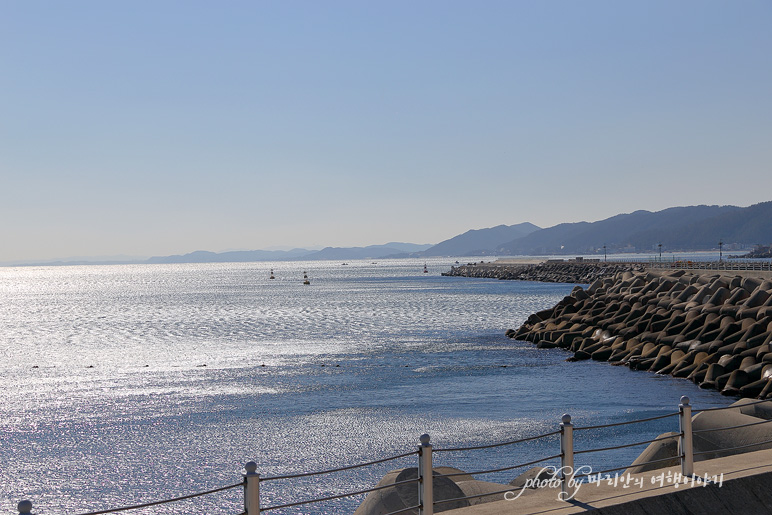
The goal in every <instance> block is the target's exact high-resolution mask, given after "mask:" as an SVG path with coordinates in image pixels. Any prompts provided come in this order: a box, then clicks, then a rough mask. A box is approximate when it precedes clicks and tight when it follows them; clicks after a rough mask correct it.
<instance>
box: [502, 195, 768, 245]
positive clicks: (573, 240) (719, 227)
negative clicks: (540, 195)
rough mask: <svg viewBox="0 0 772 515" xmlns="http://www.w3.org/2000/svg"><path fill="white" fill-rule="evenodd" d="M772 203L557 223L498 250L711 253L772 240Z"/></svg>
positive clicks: (684, 208) (694, 207)
mask: <svg viewBox="0 0 772 515" xmlns="http://www.w3.org/2000/svg"><path fill="white" fill-rule="evenodd" d="M770 216H772V202H764V203H762V204H756V205H753V206H750V207H745V208H741V207H737V206H690V207H674V208H669V209H664V210H662V211H656V212H651V211H635V212H633V213H628V214H621V215H616V216H613V217H611V218H607V219H605V220H600V221H597V222H593V223H589V222H578V223H566V224H559V225H556V226H554V227H549V228H547V229H542V230H540V231H536V232H533V233H531V234H528V235H526V236H523V237H521V238H516V239H514V240H512V241H510V242H507V243H505V244H502V245H501V246H499V247H498V249H497V250H498V252H499V253H500V254H510V255H529V254H531V255H533V254H588V253H593V252H597V251H598V250H599V249H600V248H602V247H603V246H604V245H606V247H607V250H608V251H609V252H615V251H617V252H618V251H625V250H628V251H639V252H640V251H650V250H653V249H656V248H657V245H658V244H659V243H662V246H663V247H664V248H666V249H667V250H669V251H683V250H708V249H715V248H718V242H719V240H723V242H724V243H726V244H730V243H741V244H754V243H767V242H770V241H772V227H771V226H770V225H769V223H768V221H769V220H770Z"/></svg>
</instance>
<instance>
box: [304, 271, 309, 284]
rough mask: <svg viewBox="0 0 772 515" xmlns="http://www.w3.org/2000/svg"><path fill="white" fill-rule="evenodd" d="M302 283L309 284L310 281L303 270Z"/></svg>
mask: <svg viewBox="0 0 772 515" xmlns="http://www.w3.org/2000/svg"><path fill="white" fill-rule="evenodd" d="M303 284H311V281H309V280H308V274H307V273H305V272H303Z"/></svg>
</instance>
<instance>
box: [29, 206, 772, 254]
mask: <svg viewBox="0 0 772 515" xmlns="http://www.w3.org/2000/svg"><path fill="white" fill-rule="evenodd" d="M770 220H772V201H770V202H763V203H760V204H755V205H752V206H749V207H737V206H705V205H700V206H688V207H673V208H669V209H664V210H662V211H655V212H651V211H635V212H632V213H626V214H619V215H616V216H612V217H611V218H606V219H605V220H599V221H597V222H575V223H563V224H558V225H555V226H553V227H548V228H544V229H542V228H540V227H537V226H536V225H534V224H532V223H530V222H522V223H519V224H516V225H498V226H496V227H490V228H487V229H473V230H469V231H466V232H464V233H462V234H459V235H457V236H454V237H452V238H449V239H447V240H444V241H442V242H440V243H437V244H436V245H431V244H423V245H420V244H415V243H400V242H390V243H386V244H384V245H370V246H367V247H327V248H324V249H321V250H308V249H302V248H297V249H292V250H240V251H230V252H220V253H215V252H208V251H196V252H191V253H189V254H184V255H174V256H156V257H152V258H150V259H147V260H131V261H128V260H126V261H110V262H109V263H119V262H121V263H128V262H131V263H213V262H215V263H216V262H248V261H287V260H353V259H385V258H402V257H416V258H421V257H436V256H449V257H450V256H456V257H462V256H491V255H498V256H517V255H572V254H576V255H581V254H593V253H602V252H604V250H605V251H606V252H608V253H617V252H649V251H654V250H656V249H657V248H658V247H659V245H660V244H661V245H662V247H664V248H665V249H666V250H667V251H670V252H678V251H689V250H710V249H716V248H718V247H719V243H722V244H725V245H727V248H728V246H729V245H731V244H739V245H740V246H752V245H759V244H762V245H768V244H770V243H772V224H771V223H770ZM95 263H96V261H93V260H92V261H88V260H85V259H79V260H77V261H73V260H63V261H58V262H55V263H50V262H49V263H37V264H47V265H53V264H57V265H59V264H61V265H65V264H66V265H72V264H95ZM100 263H107V262H106V261H100Z"/></svg>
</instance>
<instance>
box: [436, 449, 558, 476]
mask: <svg viewBox="0 0 772 515" xmlns="http://www.w3.org/2000/svg"><path fill="white" fill-rule="evenodd" d="M561 456H562V454H555V455H553V456H547V457H546V458H541V459H538V460H533V461H529V462H527V463H519V464H517V465H512V466H509V467H502V468H497V469H490V470H480V471H477V472H455V473H453V474H435V475H434V477H457V476H477V475H482V474H492V473H494V472H504V471H505V470H514V469H519V468H523V467H528V466H530V465H536V464H537V463H542V462H544V461H549V460H554V459H557V458H560V457H561Z"/></svg>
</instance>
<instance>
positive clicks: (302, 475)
mask: <svg viewBox="0 0 772 515" xmlns="http://www.w3.org/2000/svg"><path fill="white" fill-rule="evenodd" d="M416 454H418V451H413V452H407V453H405V454H400V455H399V456H392V457H391V458H383V459H380V460H375V461H368V462H367V463H360V464H359V465H349V466H348V467H341V468H337V469H329V470H322V471H319V472H305V473H303V474H288V475H286V476H270V477H265V478H260V482H261V483H262V482H263V481H275V480H277V479H293V478H296V477H308V476H318V475H321V474H331V473H333V472H342V471H344V470H351V469H356V468H361V467H367V466H370V465H376V464H378V463H384V462H387V461H392V460H398V459H400V458H406V457H408V456H414V455H416Z"/></svg>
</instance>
